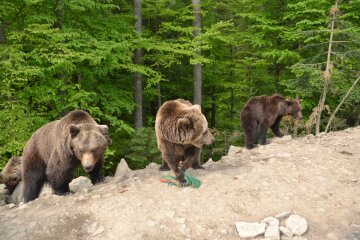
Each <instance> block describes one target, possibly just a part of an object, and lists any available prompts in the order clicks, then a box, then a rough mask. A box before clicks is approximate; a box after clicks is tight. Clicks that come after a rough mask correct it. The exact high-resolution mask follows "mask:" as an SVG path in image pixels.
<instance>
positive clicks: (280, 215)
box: [275, 212, 292, 220]
mask: <svg viewBox="0 0 360 240" xmlns="http://www.w3.org/2000/svg"><path fill="white" fill-rule="evenodd" d="M291 214H292V213H291V212H281V213H278V214H276V215H275V217H276V218H277V219H279V220H282V219H284V218H287V217H288V216H290V215H291Z"/></svg>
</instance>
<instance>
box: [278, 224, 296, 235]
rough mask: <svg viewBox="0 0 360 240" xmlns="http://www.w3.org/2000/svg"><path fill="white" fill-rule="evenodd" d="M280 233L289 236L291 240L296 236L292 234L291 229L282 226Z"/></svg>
mask: <svg viewBox="0 0 360 240" xmlns="http://www.w3.org/2000/svg"><path fill="white" fill-rule="evenodd" d="M279 229H280V231H281V232H282V234H284V235H286V236H288V237H289V238H291V237H292V236H293V235H294V234H293V233H292V232H290V230H289V229H287V228H286V227H284V226H280V228H279Z"/></svg>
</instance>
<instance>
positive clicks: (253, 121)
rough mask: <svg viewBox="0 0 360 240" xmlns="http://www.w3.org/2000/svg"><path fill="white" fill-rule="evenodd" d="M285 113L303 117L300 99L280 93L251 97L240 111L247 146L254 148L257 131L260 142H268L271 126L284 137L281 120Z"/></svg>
mask: <svg viewBox="0 0 360 240" xmlns="http://www.w3.org/2000/svg"><path fill="white" fill-rule="evenodd" d="M285 115H290V116H292V117H293V118H295V119H302V118H303V116H302V114H301V105H300V100H293V99H285V98H284V97H282V96H281V95H278V94H274V95H272V96H258V97H254V98H252V99H250V100H249V101H248V102H247V103H246V104H245V106H244V108H243V109H242V111H241V113H240V118H241V125H242V128H243V130H244V134H245V146H246V148H248V149H252V148H254V144H255V142H256V131H258V133H259V144H262V145H264V144H266V132H267V130H268V128H269V127H270V128H271V130H272V131H273V133H274V134H275V135H276V136H277V137H282V136H283V134H281V133H280V121H281V119H282V117H283V116H285Z"/></svg>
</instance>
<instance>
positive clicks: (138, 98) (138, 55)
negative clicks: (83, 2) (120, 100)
mask: <svg viewBox="0 0 360 240" xmlns="http://www.w3.org/2000/svg"><path fill="white" fill-rule="evenodd" d="M141 1H142V0H134V17H135V31H136V33H137V35H138V37H141V28H142V6H141ZM142 58H143V49H142V48H137V49H136V50H135V64H137V65H142V64H143V60H142ZM134 91H135V93H134V95H135V130H138V129H140V128H141V127H142V126H143V105H142V104H143V103H142V101H143V100H142V95H143V94H142V74H141V73H140V72H135V76H134Z"/></svg>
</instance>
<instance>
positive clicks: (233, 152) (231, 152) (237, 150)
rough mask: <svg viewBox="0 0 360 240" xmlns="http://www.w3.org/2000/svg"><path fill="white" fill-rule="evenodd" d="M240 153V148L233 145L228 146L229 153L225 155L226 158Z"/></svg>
mask: <svg viewBox="0 0 360 240" xmlns="http://www.w3.org/2000/svg"><path fill="white" fill-rule="evenodd" d="M241 152H242V148H241V147H235V146H233V145H231V146H230V148H229V151H228V153H227V155H228V156H235V155H236V154H239V153H241Z"/></svg>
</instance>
